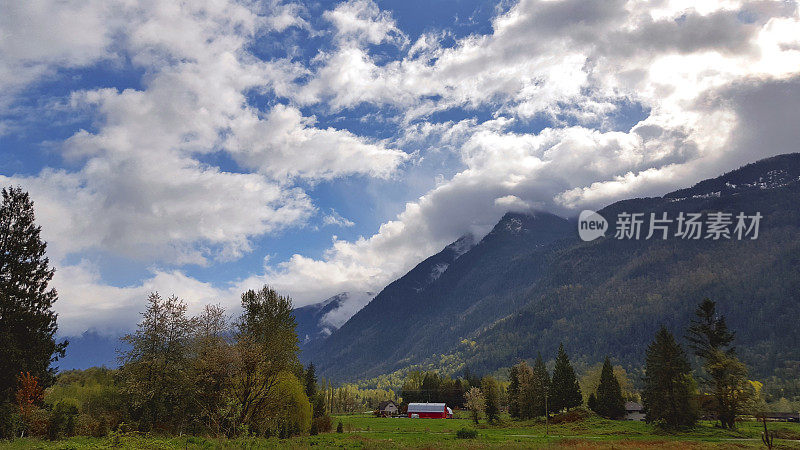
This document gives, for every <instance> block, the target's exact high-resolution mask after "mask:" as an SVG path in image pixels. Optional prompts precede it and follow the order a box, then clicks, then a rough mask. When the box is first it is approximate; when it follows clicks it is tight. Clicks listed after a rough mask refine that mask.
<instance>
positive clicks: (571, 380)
mask: <svg viewBox="0 0 800 450" xmlns="http://www.w3.org/2000/svg"><path fill="white" fill-rule="evenodd" d="M581 404H583V395H581V387H580V385H579V384H578V379H577V377H576V376H575V369H573V368H572V364H570V362H569V357H568V356H567V352H566V351H564V344H563V343H562V344H560V345H559V346H558V356H556V364H555V367H554V368H553V381H552V383H551V384H550V396H549V409H550V411H553V412H560V411H561V410H563V409H567V410H569V409H570V408H574V407H576V406H580V405H581Z"/></svg>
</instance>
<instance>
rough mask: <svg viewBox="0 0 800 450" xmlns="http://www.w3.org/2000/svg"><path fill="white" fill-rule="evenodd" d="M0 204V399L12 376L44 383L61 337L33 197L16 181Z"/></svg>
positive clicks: (10, 387)
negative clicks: (20, 376) (15, 184)
mask: <svg viewBox="0 0 800 450" xmlns="http://www.w3.org/2000/svg"><path fill="white" fill-rule="evenodd" d="M2 197H3V198H2V205H0V404H2V403H3V402H4V401H7V400H9V399H10V398H11V395H12V393H13V391H14V388H15V386H16V379H17V376H18V375H19V374H20V373H22V372H25V373H30V374H31V375H32V376H35V377H38V378H39V380H40V382H41V383H42V384H44V385H45V386H47V385H48V384H49V383H50V382H52V380H53V378H54V374H55V369H54V368H53V367H51V363H52V362H54V361H56V360H57V359H58V358H59V357H62V356H64V351H65V349H66V346H67V342H63V343H60V344H58V343H56V341H55V333H56V330H57V324H56V318H57V315H56V313H55V312H53V310H52V307H53V303H55V301H56V300H57V299H58V294H57V293H56V290H55V289H53V288H48V284H49V283H50V280H52V278H53V274H54V273H55V270H54V269H53V268H51V267H50V262H49V260H48V259H47V257H46V256H45V251H46V249H47V244H46V243H45V242H44V241H43V240H42V239H41V236H40V233H41V227H40V226H37V225H36V223H35V217H34V211H33V202H32V201H31V199H30V197H29V196H28V193H27V192H24V191H23V190H22V189H21V188H19V187H10V188H4V189H3V190H2Z"/></svg>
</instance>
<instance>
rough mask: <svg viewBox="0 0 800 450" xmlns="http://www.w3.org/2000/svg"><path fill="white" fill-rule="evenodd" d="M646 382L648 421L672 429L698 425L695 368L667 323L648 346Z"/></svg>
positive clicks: (645, 404) (643, 393)
mask: <svg viewBox="0 0 800 450" xmlns="http://www.w3.org/2000/svg"><path fill="white" fill-rule="evenodd" d="M644 384H645V386H644V390H643V391H642V402H643V403H644V408H645V414H646V416H645V420H646V421H647V422H649V423H655V424H657V425H659V426H661V427H663V428H668V429H679V428H686V427H691V426H693V425H694V424H695V422H696V421H697V409H696V404H695V402H694V399H693V397H694V392H695V383H694V379H693V378H692V368H691V366H690V365H689V360H688V359H687V358H686V353H685V352H684V351H683V349H682V348H681V346H680V345H678V343H677V342H675V337H674V336H673V335H672V333H670V332H669V331H668V330H667V329H666V328H665V327H663V326H662V327H661V329H660V330H658V332H657V333H656V336H655V339H654V340H653V342H652V343H651V344H650V345H649V346H648V347H647V358H646V360H645V377H644Z"/></svg>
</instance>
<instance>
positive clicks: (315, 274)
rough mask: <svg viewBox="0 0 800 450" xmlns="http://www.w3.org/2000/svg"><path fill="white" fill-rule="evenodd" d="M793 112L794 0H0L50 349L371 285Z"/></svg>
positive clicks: (16, 173) (10, 129) (1, 58)
mask: <svg viewBox="0 0 800 450" xmlns="http://www.w3.org/2000/svg"><path fill="white" fill-rule="evenodd" d="M798 111H800V14H799V13H798V5H797V3H796V2H793V1H754V2H746V1H719V2H717V1H713V2H712V1H678V0H674V1H668V0H654V1H639V0H629V1H620V0H608V1H602V2H587V1H585V0H563V1H538V0H519V1H505V0H501V1H499V2H498V1H482V0H478V1H466V0H441V1H436V2H430V1H418V0H397V1H372V0H349V1H343V2H297V3H295V2H291V1H281V0H262V1H249V0H242V1H236V0H194V1H191V2H183V1H170V0H138V1H137V0H28V1H25V2H20V1H16V0H0V185H2V186H9V185H19V186H21V187H23V188H24V189H26V190H27V191H28V192H29V193H30V195H31V196H32V199H33V201H34V203H35V209H36V216H37V222H38V223H39V224H40V225H41V226H42V236H43V238H44V239H45V240H46V241H47V242H48V256H49V258H50V261H51V263H52V265H53V266H54V267H55V268H56V275H55V278H54V279H53V282H52V285H53V286H54V287H56V289H57V290H58V292H59V300H58V302H57V303H56V305H55V310H56V311H57V312H58V314H59V335H61V336H74V335H79V334H81V333H83V332H84V331H86V330H94V331H97V332H100V333H110V334H114V333H120V332H124V331H127V330H130V329H131V328H132V327H135V325H136V322H137V321H138V319H139V315H138V313H139V312H140V311H141V310H142V308H143V305H144V304H145V299H146V297H147V295H148V293H149V292H152V291H158V292H159V293H161V294H162V295H172V294H174V295H177V296H179V297H181V298H183V299H184V300H185V301H186V302H187V303H188V305H189V310H190V312H195V311H199V310H200V308H202V306H203V305H205V304H208V303H218V304H221V305H223V306H225V307H226V308H228V310H229V311H235V309H236V306H237V304H238V300H239V295H240V293H241V292H242V291H243V290H245V289H250V288H258V287H259V286H262V285H264V284H269V285H270V286H273V287H275V288H276V289H277V290H278V291H280V292H282V293H285V294H288V295H290V296H291V297H292V298H293V301H294V304H295V306H303V305H307V304H311V303H316V302H319V301H322V300H324V299H326V298H328V297H331V296H333V295H335V294H337V293H340V292H367V291H369V292H378V291H380V289H381V288H382V287H383V286H385V285H386V284H387V283H389V282H391V281H392V280H394V279H396V278H397V277H399V276H401V275H403V274H404V273H405V272H406V271H408V270H409V269H411V268H412V267H413V266H414V265H415V264H417V263H418V262H419V261H421V260H422V259H424V258H425V257H427V256H430V255H431V254H433V253H435V252H437V251H439V250H441V248H443V247H444V246H445V245H447V244H448V243H450V242H452V241H455V240H456V239H458V238H459V237H460V236H462V235H464V234H466V233H472V234H474V235H475V236H477V237H480V236H481V235H482V234H485V233H486V232H488V231H489V230H490V229H491V227H492V225H494V224H495V223H496V222H497V220H499V218H500V217H502V215H503V214H504V213H505V212H508V211H519V212H528V211H536V210H544V211H549V212H553V213H557V214H560V215H563V216H576V215H577V213H578V212H579V211H580V210H582V209H592V208H600V207H602V206H604V205H607V204H609V203H611V202H614V201H616V200H620V199H623V198H630V197H642V196H654V195H663V194H664V193H667V192H669V191H671V190H674V189H676V188H680V187H686V186H690V185H692V184H693V183H695V182H697V181H700V180H702V179H705V178H709V177H713V176H716V175H719V174H721V173H723V172H725V171H727V170H731V169H734V168H737V167H739V166H741V165H743V164H745V163H749V162H753V161H756V160H758V159H761V158H764V157H768V156H772V155H776V154H781V153H789V152H796V151H798V147H799V145H798V142H800V127H798V126H797V123H798V120H797V114H798ZM362 297H363V296H357V295H356V296H353V298H362Z"/></svg>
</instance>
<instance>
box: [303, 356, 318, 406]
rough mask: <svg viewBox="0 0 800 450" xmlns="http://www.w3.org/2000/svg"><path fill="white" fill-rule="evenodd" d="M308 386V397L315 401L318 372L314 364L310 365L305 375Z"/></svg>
mask: <svg viewBox="0 0 800 450" xmlns="http://www.w3.org/2000/svg"><path fill="white" fill-rule="evenodd" d="M304 379H305V380H304V381H305V385H306V396H307V397H308V399H309V400H310V401H312V402H313V401H314V396H315V395H317V371H316V369H315V368H314V363H313V362H310V363H308V369H307V370H306V373H305V375H304Z"/></svg>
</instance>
